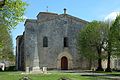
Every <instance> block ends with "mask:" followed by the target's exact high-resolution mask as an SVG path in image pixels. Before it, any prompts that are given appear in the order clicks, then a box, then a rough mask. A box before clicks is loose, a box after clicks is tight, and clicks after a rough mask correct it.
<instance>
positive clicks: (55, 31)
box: [24, 13, 88, 69]
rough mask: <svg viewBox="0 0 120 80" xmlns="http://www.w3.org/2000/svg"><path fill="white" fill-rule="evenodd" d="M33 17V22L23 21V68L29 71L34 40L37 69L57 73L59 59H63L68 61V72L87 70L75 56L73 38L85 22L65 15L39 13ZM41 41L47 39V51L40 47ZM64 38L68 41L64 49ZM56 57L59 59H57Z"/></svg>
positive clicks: (59, 64)
mask: <svg viewBox="0 0 120 80" xmlns="http://www.w3.org/2000/svg"><path fill="white" fill-rule="evenodd" d="M37 17H38V19H37V20H32V19H27V20H26V22H25V35H24V36H25V40H24V44H25V46H24V47H25V48H24V50H25V51H24V52H25V55H26V56H25V57H26V58H25V59H26V60H25V61H26V67H27V66H29V67H30V68H32V67H33V57H34V52H35V48H34V47H35V36H37V39H38V40H37V41H38V45H37V46H38V55H39V61H40V62H39V63H40V64H39V66H40V67H48V68H49V69H60V68H61V67H60V66H61V62H60V58H61V57H62V56H66V57H67V59H68V69H77V68H83V67H87V66H86V65H87V64H86V63H84V62H85V61H83V60H82V58H81V56H80V55H79V54H78V53H77V49H76V44H77V42H76V38H77V36H78V32H79V30H80V29H81V28H82V27H84V26H85V25H86V24H87V23H88V22H86V21H84V20H81V19H78V18H75V17H73V16H70V15H67V14H62V15H58V14H51V13H48V14H46V13H40V14H39V15H38V16H37ZM44 37H47V38H48V47H43V38H44ZM64 37H67V38H68V47H64ZM63 53H65V54H63ZM62 54H63V55H62ZM60 55H61V57H59V56H60ZM68 55H69V56H68ZM70 56H71V57H70ZM83 64H84V65H83Z"/></svg>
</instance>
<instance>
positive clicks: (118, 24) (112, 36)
mask: <svg viewBox="0 0 120 80" xmlns="http://www.w3.org/2000/svg"><path fill="white" fill-rule="evenodd" d="M119 45H120V15H119V16H117V17H116V19H115V21H114V23H113V25H112V26H110V29H109V37H108V50H107V51H108V63H107V69H106V71H107V72H110V71H111V68H110V62H111V61H110V58H111V56H117V57H118V56H120V46H119Z"/></svg>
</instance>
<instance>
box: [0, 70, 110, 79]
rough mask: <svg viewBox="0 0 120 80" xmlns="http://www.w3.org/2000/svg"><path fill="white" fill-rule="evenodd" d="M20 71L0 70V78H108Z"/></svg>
mask: <svg viewBox="0 0 120 80" xmlns="http://www.w3.org/2000/svg"><path fill="white" fill-rule="evenodd" d="M21 73H22V72H0V80H20V79H21V78H22V77H24V76H28V77H29V78H30V79H31V80H59V79H60V78H69V79H70V80H110V79H104V78H103V77H86V76H80V75H79V74H73V73H60V72H50V73H49V74H21Z"/></svg>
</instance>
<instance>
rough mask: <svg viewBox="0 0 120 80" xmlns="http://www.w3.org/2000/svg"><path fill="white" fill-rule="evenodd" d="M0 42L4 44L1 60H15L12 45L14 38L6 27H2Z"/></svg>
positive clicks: (0, 51) (0, 29)
mask: <svg viewBox="0 0 120 80" xmlns="http://www.w3.org/2000/svg"><path fill="white" fill-rule="evenodd" d="M0 32H1V34H0V41H1V43H2V47H1V49H0V60H9V61H13V60H14V55H13V44H12V36H11V35H10V32H9V30H8V29H7V27H6V26H4V25H3V26H1V27H0Z"/></svg>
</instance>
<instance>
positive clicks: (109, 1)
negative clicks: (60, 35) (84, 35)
mask: <svg viewBox="0 0 120 80" xmlns="http://www.w3.org/2000/svg"><path fill="white" fill-rule="evenodd" d="M23 1H26V2H27V3H28V4H29V6H28V7H27V9H26V11H25V15H24V17H25V18H28V19H36V16H37V14H38V13H39V12H46V11H47V10H48V12H53V13H58V14H63V9H64V8H66V9H67V13H68V14H70V15H72V16H76V17H78V18H81V19H84V20H87V21H92V20H104V19H108V18H115V16H116V14H118V13H119V11H120V0H23ZM47 6H48V8H47ZM23 31H24V23H20V24H18V25H17V26H16V29H15V30H13V31H12V36H13V44H14V47H15V46H16V41H15V39H16V37H17V36H18V35H21V34H23Z"/></svg>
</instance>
